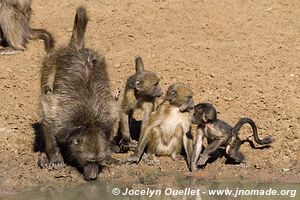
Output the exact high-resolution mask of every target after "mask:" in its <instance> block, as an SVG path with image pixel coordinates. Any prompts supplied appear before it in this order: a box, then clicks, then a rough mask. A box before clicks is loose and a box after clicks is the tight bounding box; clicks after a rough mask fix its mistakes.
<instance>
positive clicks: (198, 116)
mask: <svg viewBox="0 0 300 200" xmlns="http://www.w3.org/2000/svg"><path fill="white" fill-rule="evenodd" d="M203 114H204V110H203V109H202V108H201V107H199V106H196V107H195V108H194V114H193V117H192V123H193V124H197V125H199V124H203V123H204V121H203V118H202V117H203Z"/></svg>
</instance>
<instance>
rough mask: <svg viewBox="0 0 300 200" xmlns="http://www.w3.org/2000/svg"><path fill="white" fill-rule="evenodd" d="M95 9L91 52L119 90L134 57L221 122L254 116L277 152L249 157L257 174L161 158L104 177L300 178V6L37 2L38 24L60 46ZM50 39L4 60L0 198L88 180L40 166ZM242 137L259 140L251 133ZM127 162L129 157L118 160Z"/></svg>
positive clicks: (292, 0) (289, 2) (195, 0)
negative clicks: (82, 13) (37, 142)
mask: <svg viewBox="0 0 300 200" xmlns="http://www.w3.org/2000/svg"><path fill="white" fill-rule="evenodd" d="M79 5H86V6H87V8H88V11H89V16H90V22H89V24H88V31H87V34H86V43H87V46H88V47H90V48H93V49H95V50H97V51H98V52H100V53H103V54H104V55H105V57H106V60H107V63H108V65H109V67H108V70H109V74H110V77H111V84H112V88H113V89H118V88H119V89H121V91H122V92H123V89H124V84H125V80H126V78H127V77H128V75H129V74H132V73H133V72H134V57H135V56H136V55H138V54H139V55H141V56H142V57H143V59H144V63H145V67H146V68H147V69H149V70H152V71H155V72H156V73H157V74H158V75H159V76H160V77H161V78H162V81H161V83H162V86H163V88H164V89H166V88H167V87H168V86H169V85H170V84H172V83H175V82H184V83H187V84H189V85H190V86H191V87H192V89H193V91H194V93H195V100H196V102H204V101H210V102H212V103H214V105H215V106H216V107H217V109H218V111H219V116H220V118H221V119H224V120H226V121H228V122H229V123H230V124H234V123H235V122H236V121H237V120H238V119H239V118H240V117H244V116H248V117H251V118H253V119H254V120H255V121H256V123H257V125H258V129H259V134H260V135H261V136H266V135H272V136H273V137H274V138H275V140H276V141H275V143H274V144H273V145H272V146H271V148H265V149H253V148H251V147H250V145H249V144H248V143H245V144H244V145H243V146H242V151H243V152H244V154H245V155H246V158H247V160H248V164H247V167H246V168H244V167H240V166H238V165H228V164H225V159H224V158H221V159H220V160H217V161H215V162H214V163H212V164H208V165H207V166H206V168H205V169H202V170H200V171H199V172H195V173H193V174H191V173H189V172H188V170H187V167H186V164H185V162H184V161H176V162H174V161H172V160H171V159H169V158H161V159H160V165H156V166H152V167H150V166H147V165H145V164H144V163H141V164H140V165H124V166H121V167H113V166H112V167H109V168H107V169H105V170H104V171H103V172H102V173H101V174H100V175H99V176H100V179H113V180H120V179H121V180H122V179H123V180H129V181H131V180H137V178H138V177H139V176H142V175H144V174H151V173H155V172H159V171H163V172H173V173H182V174H187V175H189V176H197V177H202V178H212V179H216V178H219V179H222V178H228V177H232V176H234V177H239V178H246V179H248V178H249V179H253V180H257V179H258V180H262V181H287V182H299V180H300V162H299V160H300V150H299V148H300V139H299V135H300V134H299V131H300V125H299V124H300V89H299V86H300V77H299V76H300V63H299V61H300V37H299V35H300V21H299V16H300V2H299V1H298V0H238V1H236V0H227V1H222V0H215V1H210V0H188V1H181V0H173V1H168V0H161V1H160V0H145V1H133V0H116V1H99V0H85V1H80V0H73V1H63V0H55V1H46V0H35V1H33V5H32V6H33V16H32V26H33V27H36V28H45V29H47V30H49V31H50V32H51V33H53V35H54V36H55V38H56V41H57V45H58V46H59V45H63V44H66V43H67V42H68V40H69V38H70V34H71V30H72V26H73V16H74V13H75V9H76V7H77V6H79ZM44 55H45V52H44V49H43V44H42V42H40V41H31V42H30V43H29V45H28V49H27V50H26V51H25V52H23V53H21V54H18V55H15V56H6V57H1V58H0V71H1V73H0V111H1V112H0V134H1V137H0V196H4V195H7V194H13V193H15V192H17V191H20V190H21V189H23V188H26V187H31V186H38V185H45V184H51V183H55V184H78V183H82V182H84V181H83V179H82V176H81V175H80V174H79V173H78V172H77V171H76V170H75V169H73V168H71V167H66V168H65V169H63V170H61V171H55V172H53V171H51V172H49V171H48V170H46V169H39V168H38V167H37V159H38V152H34V150H33V149H34V148H33V143H34V129H33V128H32V125H33V124H34V123H36V122H38V121H39V118H38V115H37V102H38V95H39V92H40V88H39V80H40V68H41V63H42V60H43V57H44ZM241 135H243V136H244V137H247V136H249V135H250V128H249V127H245V128H243V129H242V131H241ZM115 156H117V157H121V158H123V159H125V158H127V157H128V156H129V154H124V155H115Z"/></svg>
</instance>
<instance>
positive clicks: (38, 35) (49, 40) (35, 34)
mask: <svg viewBox="0 0 300 200" xmlns="http://www.w3.org/2000/svg"><path fill="white" fill-rule="evenodd" d="M30 39H41V40H44V45H45V50H46V52H47V53H49V52H50V51H51V50H52V49H53V48H54V44H55V41H54V38H53V36H52V35H51V34H50V33H49V32H48V31H46V30H44V29H31V37H30Z"/></svg>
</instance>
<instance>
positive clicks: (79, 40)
mask: <svg viewBox="0 0 300 200" xmlns="http://www.w3.org/2000/svg"><path fill="white" fill-rule="evenodd" d="M87 23H88V16H87V14H86V9H85V7H82V6H81V7H79V8H77V11H76V15H75V21H74V26H73V32H72V37H71V41H70V44H69V46H70V47H72V48H75V49H77V50H79V49H83V48H84V33H85V30H86V26H87Z"/></svg>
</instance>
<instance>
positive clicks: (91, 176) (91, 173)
mask: <svg viewBox="0 0 300 200" xmlns="http://www.w3.org/2000/svg"><path fill="white" fill-rule="evenodd" d="M98 173H99V165H98V163H88V164H87V165H85V166H84V167H83V176H84V179H85V180H87V181H94V180H96V179H97V176H98Z"/></svg>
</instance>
